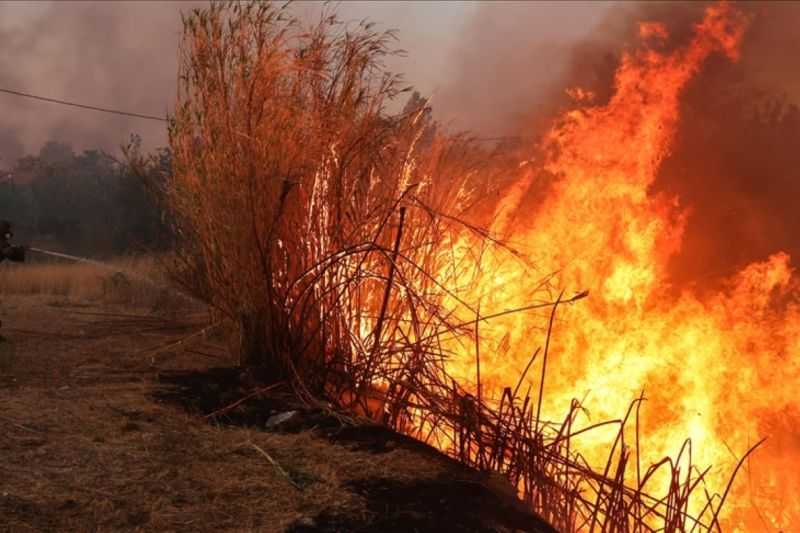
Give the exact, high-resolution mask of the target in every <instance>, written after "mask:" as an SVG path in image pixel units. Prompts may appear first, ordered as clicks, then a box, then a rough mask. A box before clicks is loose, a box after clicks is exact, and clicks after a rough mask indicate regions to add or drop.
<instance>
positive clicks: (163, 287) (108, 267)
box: [25, 247, 194, 300]
mask: <svg viewBox="0 0 800 533" xmlns="http://www.w3.org/2000/svg"><path fill="white" fill-rule="evenodd" d="M25 250H27V251H29V252H34V253H37V254H42V255H47V256H50V257H57V258H59V259H66V260H68V261H74V262H76V263H85V264H87V265H92V266H95V267H98V268H102V269H104V270H108V271H110V272H113V273H115V274H122V275H123V276H125V277H126V278H129V279H132V280H135V281H139V282H141V283H145V284H147V285H150V286H152V287H155V288H157V289H161V290H169V291H172V292H174V293H176V294H180V295H181V296H183V297H185V298H189V299H191V300H194V298H192V297H190V296H188V295H186V294H184V293H182V292H180V291H177V290H175V289H174V288H173V287H169V286H167V285H164V284H162V283H158V282H156V281H153V280H152V279H150V278H148V277H146V276H141V275H139V274H135V273H133V272H131V271H130V270H125V269H121V268H117V267H115V266H112V265H109V264H108V263H103V262H102V261H97V260H95V259H89V258H88V257H80V256H77V255H70V254H65V253H62V252H53V251H51V250H43V249H41V248H34V247H26V248H25Z"/></svg>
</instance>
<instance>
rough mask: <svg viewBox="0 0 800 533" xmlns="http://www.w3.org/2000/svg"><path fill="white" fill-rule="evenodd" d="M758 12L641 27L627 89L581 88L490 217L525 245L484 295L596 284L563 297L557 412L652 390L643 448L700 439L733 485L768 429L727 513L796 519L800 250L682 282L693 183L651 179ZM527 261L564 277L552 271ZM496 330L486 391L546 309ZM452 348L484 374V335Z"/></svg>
mask: <svg viewBox="0 0 800 533" xmlns="http://www.w3.org/2000/svg"><path fill="white" fill-rule="evenodd" d="M746 26H747V20H746V17H744V15H742V14H741V13H740V12H738V11H737V10H736V9H735V8H734V7H733V6H731V5H729V4H727V3H720V4H717V5H714V6H711V7H709V8H708V9H707V10H706V12H705V16H704V19H703V20H702V21H701V22H700V23H699V24H697V25H696V27H695V33H694V37H693V38H692V40H691V41H690V42H689V43H688V44H687V45H686V46H685V47H683V48H680V49H677V50H674V51H671V52H664V51H660V50H657V49H656V48H657V47H658V45H659V42H660V41H663V39H665V38H666V37H667V32H666V29H665V28H664V27H663V26H660V25H657V24H653V23H648V24H643V25H642V26H641V27H640V36H641V38H642V39H643V42H642V47H641V48H640V49H639V50H635V51H629V52H628V53H626V55H624V57H623V59H622V61H621V64H620V66H619V69H618V71H617V73H616V77H615V92H614V96H613V97H612V98H611V100H610V101H609V102H608V103H607V104H605V105H594V106H591V105H589V103H588V100H589V99H588V98H584V97H583V96H582V95H586V94H589V93H585V92H577V91H576V92H574V94H575V95H577V96H578V97H576V98H575V100H576V102H578V103H583V104H584V105H583V106H582V107H579V108H577V109H574V110H571V111H569V112H566V113H564V114H563V116H561V117H560V119H559V120H558V122H557V123H556V124H555V125H554V126H553V127H552V129H551V130H550V131H549V133H548V134H547V135H546V136H545V138H544V140H543V144H542V146H541V148H543V152H544V153H545V154H546V156H545V158H544V160H543V161H541V162H539V163H537V164H538V167H537V168H532V167H533V165H523V166H521V167H520V168H521V170H520V176H519V177H518V179H517V182H516V183H515V185H514V186H513V187H512V188H511V189H510V191H509V192H508V194H507V196H506V197H505V198H504V199H503V201H502V202H501V204H500V205H499V206H498V208H497V211H496V216H495V223H494V226H493V228H492V230H493V231H494V232H495V233H496V234H499V235H502V236H504V237H505V238H506V239H507V241H508V242H509V243H510V244H511V245H512V246H513V247H514V248H515V249H517V250H519V251H522V252H523V256H524V257H522V258H521V259H516V258H509V257H508V256H507V255H503V253H502V252H501V251H494V252H492V253H484V254H482V255H481V264H480V265H476V264H473V265H472V269H473V270H472V272H473V274H474V273H475V272H478V273H477V274H475V276H476V277H475V284H474V285H473V286H472V287H471V289H470V295H469V296H470V298H471V300H472V301H474V302H478V301H480V305H481V312H482V313H483V314H489V313H491V312H496V311H502V310H504V309H508V308H512V307H517V306H520V307H521V306H523V305H525V304H528V303H530V302H531V301H532V300H535V299H537V298H539V299H541V298H542V291H543V290H545V289H546V288H550V289H555V290H566V291H580V290H584V289H588V290H589V292H590V298H589V299H588V300H585V301H583V302H581V303H579V304H576V305H574V306H571V307H569V308H567V309H565V310H563V311H562V312H561V314H560V317H559V320H558V322H557V324H556V327H555V330H554V335H555V340H554V347H553V348H552V350H551V353H550V362H549V363H548V365H551V366H549V368H548V376H547V380H546V385H545V395H544V406H543V413H544V414H546V415H547V417H549V418H551V419H559V418H560V417H561V416H563V414H564V413H565V412H566V410H567V408H568V406H569V402H570V400H571V399H572V398H573V397H576V396H577V397H579V398H581V397H583V395H586V396H585V399H584V401H583V405H584V406H585V407H586V408H587V409H588V411H589V413H590V414H591V417H592V420H595V421H596V420H602V419H611V418H618V417H620V416H622V415H624V413H625V412H626V410H627V408H628V405H629V404H630V402H631V400H633V399H634V398H635V397H637V396H638V395H639V394H640V393H641V391H644V392H645V397H646V398H647V402H646V403H645V406H644V408H643V410H642V418H641V433H642V435H643V443H642V449H641V460H642V462H643V463H653V462H656V461H658V460H659V459H661V458H662V457H664V456H668V455H670V456H674V455H675V452H677V451H678V448H679V447H680V446H681V444H682V443H683V442H684V440H685V439H686V438H689V439H691V443H692V453H693V462H694V463H696V464H700V465H713V469H712V471H711V477H710V478H708V479H709V484H710V485H711V487H712V488H713V489H714V490H718V491H722V490H724V488H725V483H726V482H727V479H728V476H730V474H731V472H732V470H733V468H734V466H735V465H736V463H737V461H738V459H739V458H740V457H741V455H742V454H743V453H744V452H745V451H746V450H747V449H749V447H750V446H752V445H753V444H754V443H755V442H756V441H757V440H758V439H759V438H761V437H763V436H767V437H770V440H769V441H768V443H767V445H766V447H765V448H762V449H760V450H759V451H758V452H757V453H756V454H755V455H754V456H753V457H752V459H750V460H748V462H747V463H745V466H744V470H743V472H741V473H740V475H739V478H738V479H737V482H736V484H735V485H734V487H733V492H732V494H731V495H730V496H729V499H728V504H727V506H726V509H725V514H724V520H723V521H722V526H723V527H724V528H725V530H729V531H789V530H792V531H795V530H800V498H798V497H797V494H798V493H800V468H799V465H800V437H798V433H797V430H796V429H794V428H796V427H798V424H800V402H798V395H797V392H796V390H795V386H796V385H795V384H796V383H798V378H800V363H798V359H797V353H798V348H800V335H798V333H800V305H798V298H797V296H798V295H799V294H800V291H798V287H800V286H799V285H798V282H797V278H796V276H795V272H794V269H793V267H792V266H791V262H790V258H789V256H788V255H786V254H785V253H775V254H774V255H772V256H771V257H768V258H765V259H764V260H763V261H762V262H759V263H756V264H752V265H750V266H748V267H747V268H745V269H744V270H742V271H741V272H739V273H738V274H736V275H735V276H733V277H732V278H731V279H729V280H727V282H726V283H725V287H724V288H723V289H722V290H719V291H718V292H716V293H713V294H711V295H708V294H706V295H703V296H701V295H700V294H696V293H694V292H691V291H689V290H683V291H682V292H678V291H676V290H675V288H674V287H670V286H669V279H668V272H667V263H668V260H669V259H670V258H671V257H672V256H674V255H675V254H678V253H679V252H680V249H681V242H682V238H683V232H684V226H685V222H686V214H685V210H684V209H683V208H682V207H681V205H680V203H679V199H678V198H671V197H667V196H664V195H653V194H651V193H650V192H649V188H650V186H651V185H652V184H653V182H654V180H655V177H656V173H657V170H658V168H659V165H660V163H661V161H662V160H663V159H664V158H665V156H666V155H667V154H668V153H669V149H670V144H671V141H672V139H673V137H674V135H675V131H676V126H677V123H678V120H679V118H680V117H679V98H680V95H681V92H682V90H683V88H684V87H685V85H686V84H687V82H688V81H689V80H690V79H691V78H692V77H693V76H694V75H695V74H696V73H697V72H698V70H699V69H700V68H701V67H702V64H703V62H704V61H705V60H706V59H707V58H708V57H709V56H710V55H712V54H724V55H725V56H727V57H728V58H729V59H730V60H732V61H735V60H737V58H738V53H739V45H740V42H741V40H742V38H743V35H744V32H745V30H746ZM543 176H550V177H551V178H550V179H552V183H551V184H550V185H549V188H547V191H548V192H547V193H546V195H545V196H544V198H542V199H541V202H540V203H539V205H538V207H537V208H536V209H535V210H534V211H533V212H531V211H526V209H529V208H523V207H522V205H523V204H522V199H523V198H524V197H525V194H526V192H527V191H528V190H529V189H530V188H531V187H532V186H533V185H535V184H537V182H538V180H539V179H544V178H542V177H543ZM473 244H474V243H473V242H472V241H471V237H468V236H466V235H464V236H463V238H461V239H460V240H459V241H458V242H456V243H455V245H454V250H455V251H454V253H455V254H456V256H458V257H460V258H461V259H462V260H463V261H467V262H468V260H470V258H472V257H473V254H474V251H473V250H472V247H473ZM473 261H476V260H473ZM529 264H533V265H535V267H536V269H537V271H539V272H542V271H548V272H555V274H554V275H553V277H552V278H551V279H549V280H547V284H546V285H542V284H540V283H538V280H537V278H536V276H535V275H534V274H532V270H531V268H529V266H528V265H529ZM676 294H677V295H676ZM449 303H450V304H451V305H452V306H453V307H457V306H458V303H457V302H455V301H452V302H449ZM481 327H482V330H481V332H480V335H481V343H482V349H481V354H482V355H481V357H482V361H481V381H482V384H483V388H484V390H489V389H491V388H492V387H494V388H495V390H497V388H498V387H501V386H505V385H508V384H509V383H512V384H513V382H515V381H516V379H517V377H518V376H519V375H520V373H521V372H522V371H523V369H524V367H525V365H526V364H527V363H528V361H529V357H530V353H531V350H532V349H533V348H534V347H535V346H537V345H538V344H539V343H540V341H541V338H542V329H541V327H542V321H541V320H539V319H538V318H537V317H536V316H531V315H530V314H526V313H515V314H508V315H504V316H502V317H498V318H496V319H494V320H492V321H490V322H487V323H486V324H485V325H482V326H481ZM452 351H453V352H454V353H455V356H454V357H453V358H452V360H451V362H450V363H449V365H450V366H449V368H448V370H449V371H450V372H451V373H453V375H455V376H456V377H458V378H460V379H461V380H462V381H464V382H467V383H468V382H474V381H475V362H474V355H473V352H472V351H471V349H470V347H463V346H454V347H452ZM590 435H591V436H590ZM610 440H611V439H609V435H608V434H605V435H604V434H602V431H600V432H593V433H587V434H586V436H585V437H583V438H582V441H581V445H582V446H584V449H583V450H582V452H583V453H584V455H585V456H587V457H589V458H590V459H591V458H592V457H595V458H596V459H597V460H598V461H599V460H600V458H601V457H604V453H603V451H602V448H603V446H604V444H603V443H604V442H609V441H610ZM593 454H595V455H593Z"/></svg>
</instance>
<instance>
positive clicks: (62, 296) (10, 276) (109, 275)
mask: <svg viewBox="0 0 800 533" xmlns="http://www.w3.org/2000/svg"><path fill="white" fill-rule="evenodd" d="M9 296H44V297H48V298H50V299H51V300H52V301H53V302H62V303H86V302H94V303H112V304H126V305H130V306H133V307H136V308H149V309H150V310H151V311H153V312H156V313H165V314H169V313H174V312H176V311H177V310H179V309H180V308H185V307H186V306H187V305H191V304H190V302H189V301H188V299H187V298H185V297H182V296H180V295H179V294H177V293H176V291H175V290H174V289H172V288H170V282H169V280H168V279H167V277H166V275H165V274H164V272H163V269H161V268H160V267H159V260H158V259H157V258H155V257H132V258H125V259H117V260H115V261H111V262H109V263H105V264H101V263H91V262H90V263H81V262H67V261H61V260H58V261H49V260H48V261H35V260H34V262H29V263H26V264H13V263H8V264H4V265H3V266H2V268H0V298H7V297H9Z"/></svg>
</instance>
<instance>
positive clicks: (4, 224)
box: [0, 220, 25, 263]
mask: <svg viewBox="0 0 800 533" xmlns="http://www.w3.org/2000/svg"><path fill="white" fill-rule="evenodd" d="M13 237H14V232H13V231H11V223H10V222H9V221H7V220H0V263H2V262H3V261H5V260H6V259H8V260H9V261H14V262H16V263H22V262H23V261H25V247H24V246H14V245H12V244H11V239H12V238H13Z"/></svg>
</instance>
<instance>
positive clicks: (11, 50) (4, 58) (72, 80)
mask: <svg viewBox="0 0 800 533" xmlns="http://www.w3.org/2000/svg"><path fill="white" fill-rule="evenodd" d="M192 7H193V3H192V2H69V3H67V2H63V3H62V2H20V3H16V2H2V3H0V43H2V44H0V87H1V88H4V89H11V90H17V91H23V92H29V93H33V94H37V95H41V96H49V97H54V98H61V99H67V100H73V101H77V102H79V103H86V104H91V105H96V106H100V107H109V108H116V109H122V110H126V111H133V112H138V113H145V114H151V115H157V116H165V115H166V112H167V111H168V109H169V106H170V103H171V102H172V101H173V100H174V95H175V79H176V69H177V46H178V40H179V37H180V10H188V9H191V8H192ZM131 133H138V134H141V136H142V137H143V139H144V141H145V143H146V145H148V146H150V147H153V146H157V145H163V144H164V143H165V142H166V124H165V123H163V122H155V121H144V120H140V119H135V118H131V117H123V116H117V115H110V114H106V113H99V112H93V111H87V110H81V109H74V108H69V107H65V106H61V105H56V104H49V103H43V102H37V101H33V100H28V99H24V98H20V97H16V96H11V95H7V94H0V157H2V158H3V159H2V160H0V167H4V166H9V165H10V164H11V163H13V162H14V160H15V159H16V158H18V157H19V156H20V155H21V154H22V152H23V151H24V152H27V153H31V152H37V151H38V149H39V147H40V146H41V145H42V144H43V143H44V142H46V141H47V140H58V141H62V142H67V143H70V144H72V145H73V146H74V147H75V148H76V149H84V148H102V149H105V150H109V151H115V149H116V148H118V147H119V146H120V144H122V143H124V142H126V141H127V140H128V138H129V136H130V134H131Z"/></svg>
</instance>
